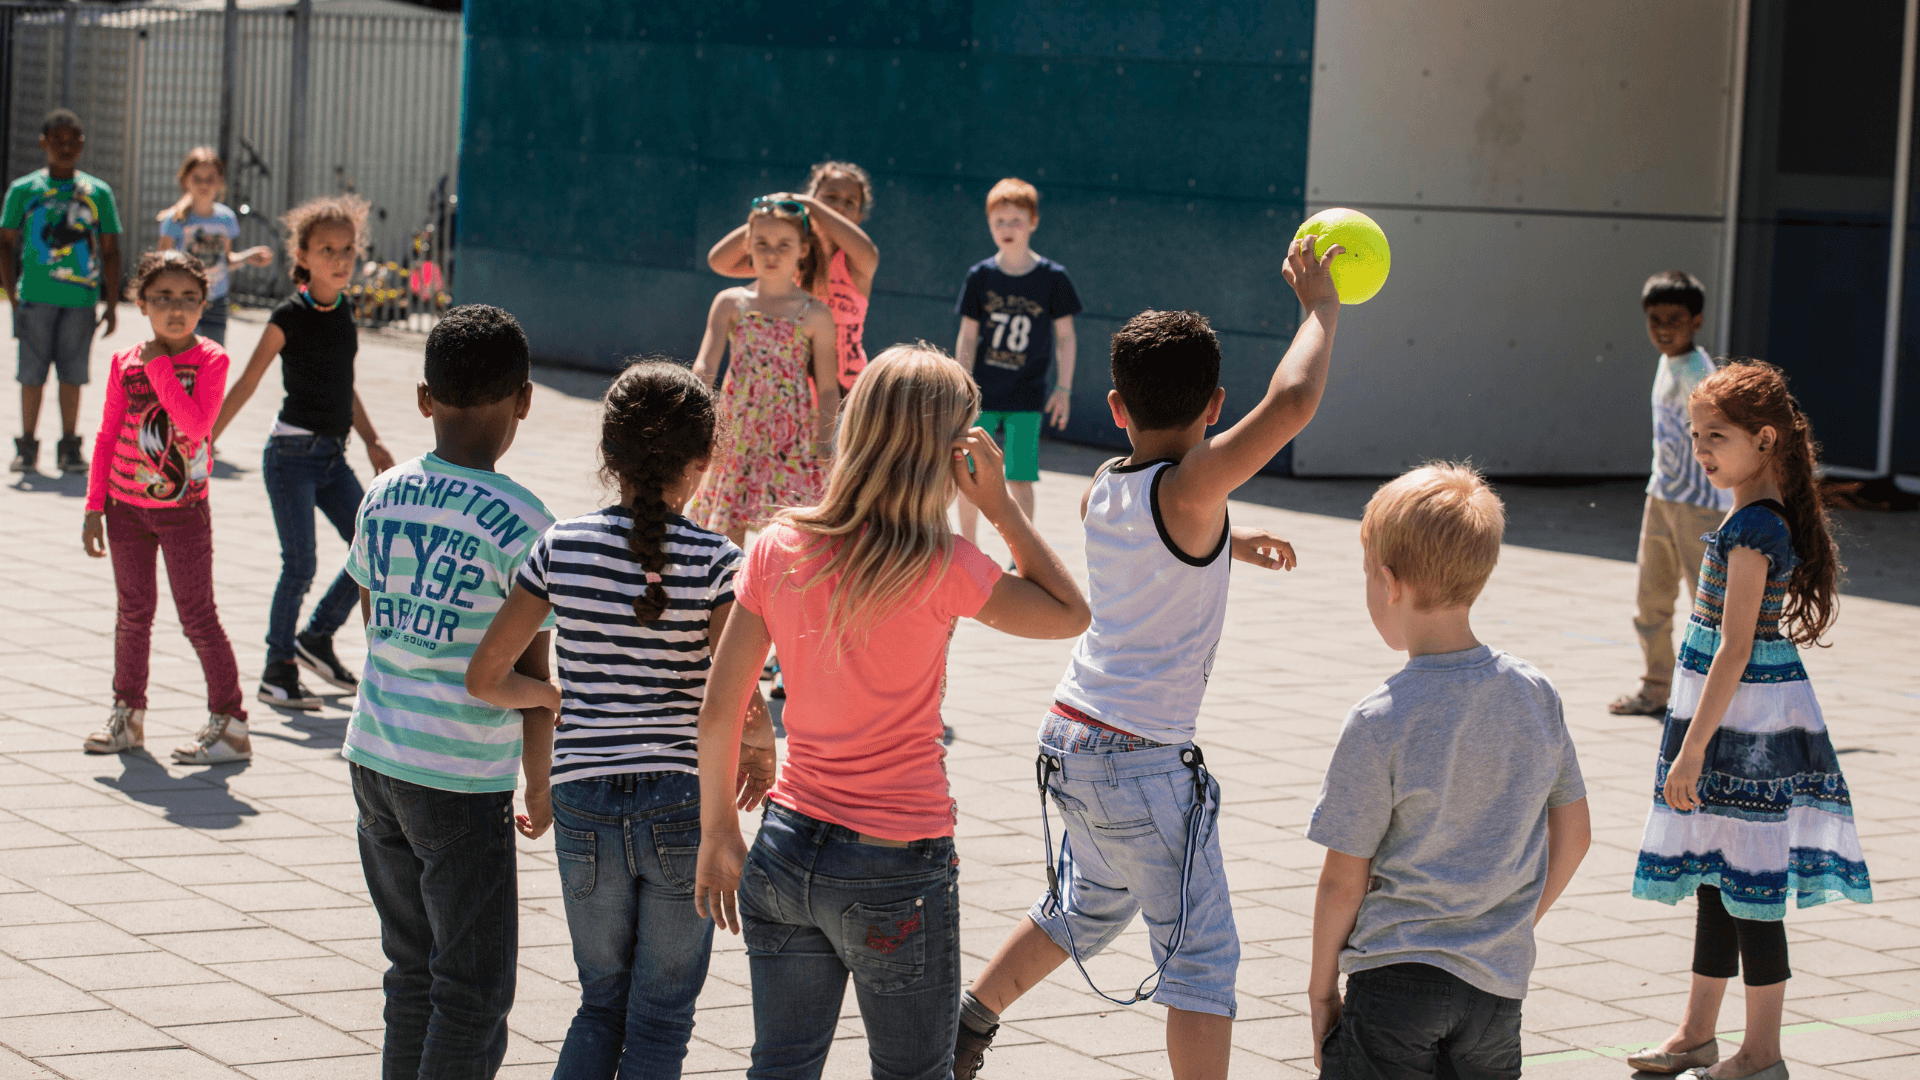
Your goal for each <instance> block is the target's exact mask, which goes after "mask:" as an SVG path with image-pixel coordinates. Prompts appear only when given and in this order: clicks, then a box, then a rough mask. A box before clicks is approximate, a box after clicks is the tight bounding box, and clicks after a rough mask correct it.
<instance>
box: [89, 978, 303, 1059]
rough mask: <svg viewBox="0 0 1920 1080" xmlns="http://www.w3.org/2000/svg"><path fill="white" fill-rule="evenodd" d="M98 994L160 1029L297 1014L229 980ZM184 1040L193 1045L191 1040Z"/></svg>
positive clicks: (104, 999) (122, 1010) (125, 1011)
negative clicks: (228, 981) (181, 1025)
mask: <svg viewBox="0 0 1920 1080" xmlns="http://www.w3.org/2000/svg"><path fill="white" fill-rule="evenodd" d="M95 996H97V997H99V998H100V999H101V1000H103V1001H105V1002H107V1003H108V1004H109V1005H112V1006H113V1007H114V1008H116V1009H119V1010H120V1011H121V1012H124V1013H126V1014H128V1015H129V1016H132V1017H134V1018H135V1019H138V1020H144V1021H146V1022H147V1023H149V1024H152V1025H153V1026H154V1027H158V1028H171V1027H173V1026H176V1025H180V1024H206V1023H226V1022H230V1021H235V1020H260V1019H267V1018H271V1017H285V1016H293V1015H295V1014H294V1011H293V1010H292V1009H290V1008H288V1007H287V1006H285V1005H282V1004H280V1003H279V1002H277V1001H274V1000H273V999H272V998H269V997H267V996H265V995H263V994H259V993H255V992H254V991H252V990H249V989H247V988H246V987H244V986H238V985H235V984H233V983H227V982H216V983H207V984H204V985H197V986H185V987H181V986H143V987H136V988H130V989H125V990H103V991H100V992H99V993H98V994H96V995H95ZM184 1041H187V1042H189V1043H190V1044H191V1040H184Z"/></svg>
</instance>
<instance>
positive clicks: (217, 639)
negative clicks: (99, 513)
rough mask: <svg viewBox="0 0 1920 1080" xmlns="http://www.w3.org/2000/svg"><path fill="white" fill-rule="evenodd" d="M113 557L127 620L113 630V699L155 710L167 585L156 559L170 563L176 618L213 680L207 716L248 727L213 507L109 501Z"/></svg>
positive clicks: (109, 544) (109, 543) (117, 588)
mask: <svg viewBox="0 0 1920 1080" xmlns="http://www.w3.org/2000/svg"><path fill="white" fill-rule="evenodd" d="M107 551H108V552H109V553H110V554H111V555H112V556H113V583H114V588H115V591H116V592H118V593H119V595H120V614H119V618H118V619H117V620H116V621H115V622H114V627H113V696H114V697H116V698H118V699H119V700H120V701H121V702H123V703H124V704H126V705H127V706H129V707H131V708H135V709H144V708H146V707H147V653H148V652H149V650H150V647H151V644H152V641H153V613H154V609H155V607H156V606H157V605H158V604H159V599H160V597H159V593H160V584H159V580H158V573H157V566H156V564H155V556H157V555H161V554H165V555H166V557H167V583H168V585H170V586H171V587H172V590H173V606H174V610H176V611H178V612H179V613H180V627H181V629H183V630H185V631H186V634H187V640H188V641H190V642H192V643H193V651H194V652H196V653H199V654H200V667H201V669H202V670H203V671H205V672H206V675H207V711H208V712H212V713H222V714H224V715H227V716H231V717H233V718H235V719H237V720H245V719H246V718H247V714H246V712H245V711H244V710H243V709H242V708H241V707H240V702H241V700H242V699H241V697H240V669H239V667H238V666H237V665H236V664H235V663H234V660H233V645H232V643H230V642H228V641H227V632H226V631H225V630H222V629H221V628H220V613H219V612H218V611H216V610H215V609H214V606H213V515H212V511H211V510H210V509H209V508H208V506H207V503H206V500H204V499H202V500H201V501H199V502H196V503H190V504H188V505H186V506H176V507H171V508H169V509H166V510H149V509H147V508H145V507H141V506H129V505H127V504H126V503H123V502H120V501H119V500H117V499H111V498H110V499H108V500H107Z"/></svg>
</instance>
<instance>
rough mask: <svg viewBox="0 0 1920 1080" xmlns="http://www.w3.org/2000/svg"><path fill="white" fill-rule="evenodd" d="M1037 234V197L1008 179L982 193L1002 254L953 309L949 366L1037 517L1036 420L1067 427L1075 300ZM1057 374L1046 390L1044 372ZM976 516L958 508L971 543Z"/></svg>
mask: <svg viewBox="0 0 1920 1080" xmlns="http://www.w3.org/2000/svg"><path fill="white" fill-rule="evenodd" d="M1039 225H1040V193H1039V192H1038V191H1036V190H1034V187H1033V185H1032V184H1029V183H1027V182H1026V181H1025V180H1019V179H1015V178H1013V177H1008V178H1007V179H1005V180H1002V181H1000V182H999V183H997V184H995V185H993V190H992V191H989V192H988V193H987V227H988V228H989V229H991V230H992V231H993V242H994V244H995V245H996V246H997V247H999V249H1000V250H999V252H998V253H996V254H995V255H994V256H993V258H991V259H986V260H983V261H981V262H978V263H975V264H974V266H973V268H972V269H970V270H968V271H967V283H966V285H965V286H963V287H962V288H961V290H960V300H959V302H958V303H957V304H955V305H954V312H955V314H957V315H959V316H960V340H959V342H958V343H957V344H956V345H954V348H953V356H954V359H956V360H958V361H960V362H961V363H962V364H965V365H966V366H967V368H968V369H969V370H970V371H972V372H973V378H974V381H975V382H977V383H979V384H980V410H981V411H980V426H981V427H983V428H986V429H987V430H988V431H989V432H991V433H993V434H994V435H995V436H996V437H998V438H999V440H1000V444H1001V446H1002V447H1003V448H1004V449H1005V451H1006V455H1007V486H1008V487H1009V488H1011V489H1012V490H1013V498H1014V501H1015V502H1016V503H1018V504H1019V505H1020V509H1021V510H1023V511H1025V512H1026V515H1027V517H1028V518H1032V517H1033V485H1034V482H1035V481H1037V480H1039V479H1040V415H1041V412H1042V411H1043V410H1044V411H1045V412H1046V413H1047V416H1048V419H1050V420H1051V421H1052V422H1053V426H1054V427H1056V428H1065V427H1066V426H1067V414H1068V410H1069V408H1070V406H1071V403H1072V398H1073V357H1074V337H1073V316H1074V314H1075V313H1076V312H1078V311H1079V310H1080V295H1079V294H1078V293H1076V292H1074V291H1073V279H1071V278H1069V277H1067V268H1066V267H1064V266H1061V265H1060V264H1059V263H1057V262H1054V261H1053V260H1052V259H1048V258H1043V257H1041V256H1039V255H1036V254H1034V252H1033V248H1031V247H1029V246H1028V243H1029V241H1030V240H1031V238H1032V236H1033V230H1034V229H1036V228H1038V227H1039ZM1056 360H1057V361H1058V362H1059V363H1058V366H1059V371H1058V374H1057V375H1056V376H1055V378H1054V381H1053V384H1052V387H1051V388H1049V386H1048V383H1047V369H1048V367H1049V364H1050V362H1052V361H1056ZM979 518H980V515H979V511H977V510H976V509H974V506H973V504H972V503H969V502H968V501H967V500H966V498H965V497H964V496H963V497H962V498H961V499H960V533H961V535H962V536H965V537H966V538H967V542H968V543H972V542H973V540H974V532H975V529H976V528H977V527H978V524H979Z"/></svg>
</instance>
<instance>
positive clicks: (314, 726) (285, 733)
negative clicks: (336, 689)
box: [247, 694, 353, 750]
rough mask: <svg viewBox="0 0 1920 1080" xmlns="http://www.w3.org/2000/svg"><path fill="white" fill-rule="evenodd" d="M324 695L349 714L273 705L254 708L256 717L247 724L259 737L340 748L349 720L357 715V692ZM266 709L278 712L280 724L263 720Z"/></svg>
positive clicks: (252, 732) (314, 747) (332, 703)
mask: <svg viewBox="0 0 1920 1080" xmlns="http://www.w3.org/2000/svg"><path fill="white" fill-rule="evenodd" d="M321 699H322V700H324V701H325V702H326V703H327V704H328V705H329V706H331V707H333V708H336V709H341V710H343V711H344V712H345V713H346V715H345V716H315V715H314V714H312V713H308V712H301V711H299V710H297V709H282V708H279V707H277V706H271V705H269V706H265V707H264V708H256V709H254V710H253V713H254V715H253V718H252V719H251V720H250V721H249V723H248V724H247V731H248V734H250V735H252V736H253V737H254V738H256V739H273V740H275V741H276V742H283V743H286V744H288V745H289V746H304V747H306V748H308V749H310V750H338V749H340V747H341V746H343V745H345V743H346V740H347V723H348V719H349V717H351V716H352V715H353V695H352V694H345V695H341V694H323V695H321ZM266 712H272V713H273V714H274V715H275V716H278V717H279V718H280V724H279V725H274V726H267V725H265V724H264V723H262V721H264V720H265V719H266V717H265V715H264V714H265V713H266Z"/></svg>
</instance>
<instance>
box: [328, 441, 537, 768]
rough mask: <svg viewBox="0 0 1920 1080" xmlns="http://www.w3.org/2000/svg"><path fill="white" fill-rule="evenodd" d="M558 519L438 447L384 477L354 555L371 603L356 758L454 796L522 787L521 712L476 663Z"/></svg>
mask: <svg viewBox="0 0 1920 1080" xmlns="http://www.w3.org/2000/svg"><path fill="white" fill-rule="evenodd" d="M552 524H553V515H552V514H550V513H548V512H547V508H546V506H545V504H543V503H542V502H541V501H540V500H539V499H537V498H535V497H534V496H533V494H532V493H531V492H529V491H528V490H527V489H526V488H523V487H521V486H520V485H519V484H516V483H514V482H513V481H512V480H510V479H508V478H507V477H506V476H505V475H503V474H501V473H497V472H482V471H481V470H478V469H466V468H462V467H460V466H458V465H454V464H451V463H449V462H446V461H443V460H441V459H440V458H438V457H435V456H434V455H432V454H428V455H427V456H425V457H422V458H416V459H414V460H412V461H409V462H407V463H405V464H403V465H399V466H397V467H395V468H393V469H390V470H388V471H387V472H384V473H381V474H380V476H378V477H377V478H375V480H374V482H373V489H372V490H370V491H368V492H367V497H366V498H365V499H363V500H361V502H360V512H359V514H358V515H357V516H356V518H355V522H354V525H355V528H354V538H353V548H352V551H351V552H350V553H349V555H348V557H347V573H349V574H352V575H353V579H354V580H355V581H358V582H359V583H360V584H361V585H362V586H364V587H365V588H366V590H367V592H368V593H369V594H371V595H370V599H371V601H372V612H371V615H370V617H369V619H368V621H367V666H366V670H365V671H364V672H363V673H362V674H361V676H360V700H359V701H358V703H357V704H356V705H355V706H354V710H353V723H352V724H351V725H350V726H349V727H348V729H347V744H346V756H347V760H349V761H352V762H354V763H355V764H358V765H364V766H366V767H367V768H369V769H373V770H374V771H376V772H381V773H385V774H386V775H388V776H392V777H396V778H398V779H401V780H405V781H407V782H409V783H413V784H420V785H422V786H424V787H431V788H440V789H441V790H444V791H512V790H513V787H514V779H515V777H516V775H517V774H518V772H519V769H520V711H519V710H518V709H497V708H494V707H493V706H492V705H488V704H487V703H486V702H483V701H481V700H480V699H478V698H476V697H473V696H472V695H470V694H468V693H467V690H466V677H467V662H468V661H469V660H471V659H472V658H473V650H474V649H475V647H477V646H478V645H479V644H480V639H481V638H482V637H484V636H485V635H486V632H487V626H488V624H489V623H491V622H492V621H493V615H494V613H495V612H497V611H499V610H500V605H501V604H502V603H504V602H505V601H506V598H507V591H508V590H509V589H511V588H512V587H513V575H514V573H515V571H517V570H519V568H520V564H521V563H523V562H525V561H526V559H527V555H528V553H529V552H531V551H532V550H533V545H534V542H535V541H537V540H539V539H540V536H541V534H542V533H544V532H546V530H547V528H548V527H549V526H551V525H552ZM552 625H553V619H552V618H551V616H549V618H548V620H547V626H549V627H551V626H552Z"/></svg>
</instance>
